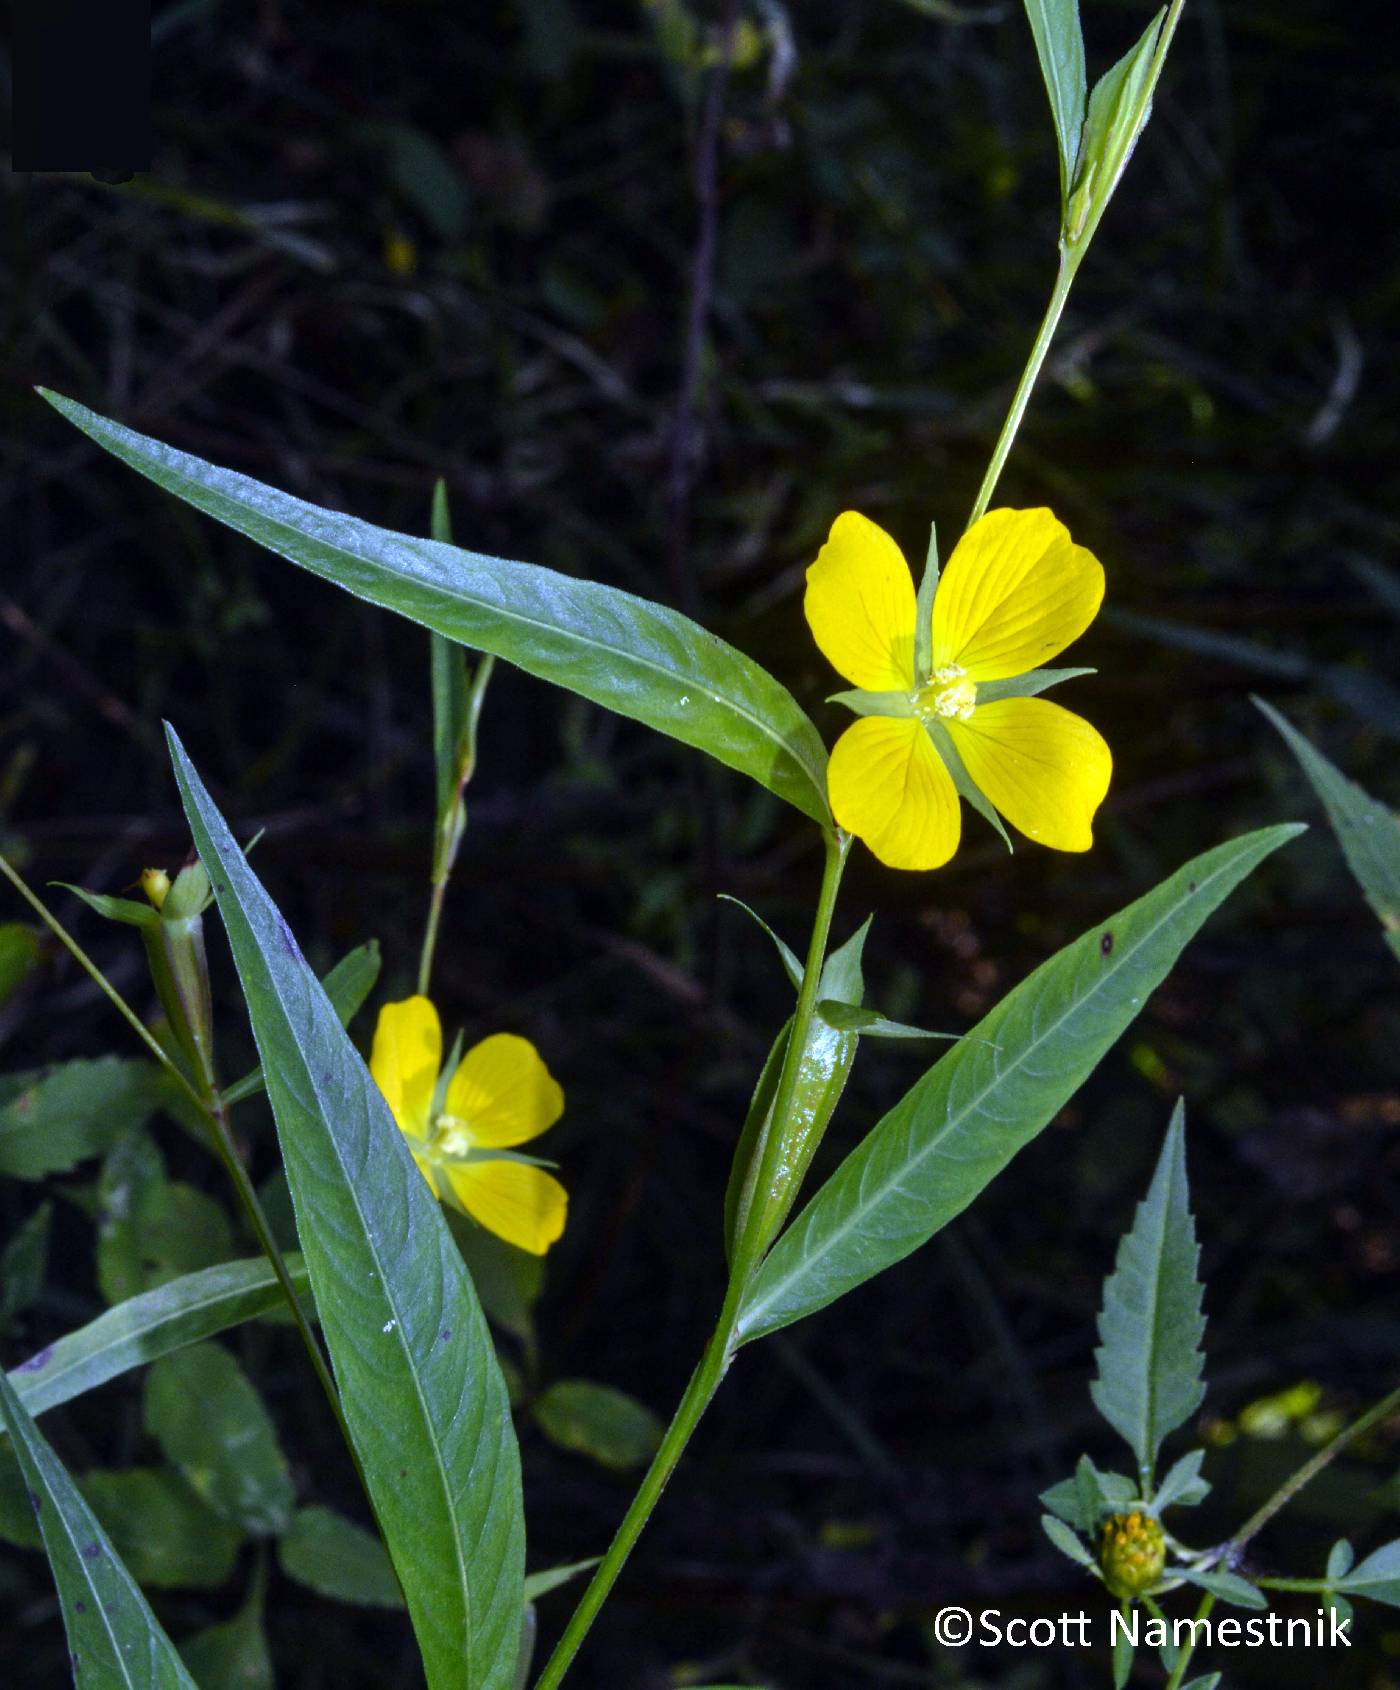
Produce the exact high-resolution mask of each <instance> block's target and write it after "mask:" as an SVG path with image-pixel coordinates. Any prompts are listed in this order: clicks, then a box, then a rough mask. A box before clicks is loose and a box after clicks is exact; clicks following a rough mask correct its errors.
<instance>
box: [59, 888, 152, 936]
mask: <svg viewBox="0 0 1400 1690" xmlns="http://www.w3.org/2000/svg"><path fill="white" fill-rule="evenodd" d="M49 885H50V886H61V887H62V888H63V890H64V891H65V892H71V893H72V894H73V896H74V897H75V898H81V899H82V901H83V902H84V903H85V904H86V905H87V906H88V908H89V909H92V910H96V911H97V913H98V915H100V916H105V917H106V919H107V920H108V921H117V922H121V923H122V924H123V925H124V926H126V927H139V928H140V929H141V930H142V932H146V931H149V930H151V929H154V928H157V927H159V926H160V915H159V913H158V912H157V910H156V908H155V906H154V905H153V904H148V903H145V902H142V901H139V900H138V899H136V898H113V897H111V896H109V894H108V893H106V892H89V891H88V889H87V887H86V886H74V885H73V884H72V882H71V881H67V880H51V881H50V882H49Z"/></svg>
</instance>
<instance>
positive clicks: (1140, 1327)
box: [1090, 1102, 1206, 1480]
mask: <svg viewBox="0 0 1400 1690" xmlns="http://www.w3.org/2000/svg"><path fill="white" fill-rule="evenodd" d="M1200 1253H1201V1252H1200V1247H1199V1245H1198V1244H1197V1243H1196V1228H1195V1225H1194V1223H1193V1222H1192V1219H1191V1210H1190V1207H1189V1206H1188V1200H1187V1190H1186V1118H1185V1112H1184V1111H1183V1109H1182V1106H1181V1104H1180V1103H1179V1102H1178V1104H1177V1106H1176V1109H1175V1110H1174V1111H1173V1113H1172V1120H1171V1126H1170V1127H1169V1128H1168V1129H1167V1140H1166V1143H1165V1144H1164V1145H1163V1146H1162V1154H1161V1156H1160V1157H1159V1158H1158V1162H1157V1171H1156V1173H1154V1174H1153V1176H1152V1184H1151V1186H1150V1188H1149V1189H1148V1193H1147V1196H1146V1198H1145V1199H1144V1200H1143V1201H1142V1202H1141V1203H1139V1204H1138V1208H1137V1215H1136V1216H1135V1218H1134V1220H1133V1227H1132V1231H1131V1232H1129V1233H1128V1234H1127V1235H1126V1236H1125V1237H1124V1239H1123V1241H1122V1243H1121V1244H1120V1245H1119V1246H1118V1261H1117V1265H1116V1266H1115V1267H1114V1270H1113V1272H1112V1273H1111V1274H1110V1275H1109V1277H1108V1280H1107V1282H1106V1283H1105V1285H1104V1288H1103V1312H1102V1313H1101V1314H1100V1315H1099V1337H1100V1339H1101V1340H1102V1343H1101V1344H1100V1346H1099V1349H1098V1350H1097V1351H1096V1352H1095V1354H1096V1357H1097V1360H1098V1364H1099V1376H1098V1378H1097V1379H1096V1380H1095V1381H1094V1383H1093V1384H1092V1385H1091V1386H1090V1392H1091V1394H1092V1396H1093V1399H1094V1407H1095V1408H1097V1409H1098V1411H1099V1413H1100V1414H1101V1415H1103V1417H1104V1419H1105V1420H1107V1421H1108V1423H1109V1425H1110V1426H1112V1427H1113V1429H1114V1430H1115V1431H1116V1432H1118V1433H1120V1434H1121V1435H1122V1437H1123V1438H1124V1439H1125V1440H1126V1441H1127V1444H1128V1446H1129V1448H1130V1449H1131V1450H1132V1451H1133V1454H1134V1455H1136V1457H1137V1461H1138V1471H1139V1472H1140V1473H1141V1474H1142V1476H1143V1478H1144V1480H1147V1479H1150V1476H1151V1473H1152V1469H1153V1467H1154V1466H1155V1465H1156V1461H1157V1451H1158V1450H1159V1449H1160V1448H1161V1447H1162V1439H1163V1438H1165V1437H1166V1436H1167V1434H1168V1433H1169V1432H1174V1431H1175V1430H1176V1429H1177V1427H1178V1426H1180V1425H1181V1424H1182V1423H1183V1422H1184V1421H1185V1420H1186V1419H1187V1418H1188V1417H1189V1416H1190V1415H1192V1414H1193V1413H1194V1412H1195V1411H1196V1409H1197V1408H1199V1407H1200V1403H1201V1398H1202V1397H1203V1396H1204V1395H1205V1386H1204V1385H1203V1384H1202V1383H1201V1372H1202V1368H1203V1365H1204V1362H1203V1359H1202V1356H1201V1350H1200V1343H1201V1335H1202V1334H1203V1333H1204V1331H1205V1328H1206V1323H1205V1320H1204V1319H1203V1318H1202V1315H1201V1284H1200V1281H1199V1280H1198V1279H1197V1278H1196V1263H1197V1260H1198V1258H1199V1256H1200Z"/></svg>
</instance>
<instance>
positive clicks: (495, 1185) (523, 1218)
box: [442, 1159, 569, 1256]
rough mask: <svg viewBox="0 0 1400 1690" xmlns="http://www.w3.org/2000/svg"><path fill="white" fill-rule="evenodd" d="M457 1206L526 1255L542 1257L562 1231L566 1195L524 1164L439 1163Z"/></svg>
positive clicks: (547, 1177) (542, 1173) (555, 1183)
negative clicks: (528, 1253) (526, 1252)
mask: <svg viewBox="0 0 1400 1690" xmlns="http://www.w3.org/2000/svg"><path fill="white" fill-rule="evenodd" d="M442 1171H443V1173H445V1174H446V1175H447V1179H448V1182H449V1183H450V1185H451V1186H452V1189H453V1191H454V1192H455V1193H456V1195H457V1201H458V1202H459V1203H460V1204H461V1205H462V1207H463V1208H464V1209H465V1210H466V1211H467V1213H468V1214H469V1215H470V1216H471V1217H472V1219H473V1220H476V1221H480V1223H481V1224H482V1226H484V1227H485V1228H486V1229H487V1230H488V1231H489V1232H494V1233H495V1234H496V1236H497V1237H498V1238H504V1239H505V1241H506V1243H507V1244H514V1245H516V1246H517V1248H519V1249H521V1250H528V1251H529V1252H530V1253H531V1255H535V1256H542V1255H543V1254H544V1253H545V1251H546V1250H547V1249H548V1248H549V1247H550V1245H551V1244H552V1243H553V1242H554V1240H555V1239H556V1238H558V1236H559V1234H560V1233H561V1232H563V1230H564V1216H565V1213H566V1211H567V1209H568V1205H569V1194H568V1192H566V1191H565V1190H564V1187H563V1186H562V1185H560V1183H559V1181H558V1180H557V1179H555V1178H554V1177H553V1176H552V1175H550V1174H547V1173H546V1172H545V1171H544V1169H543V1168H535V1167H532V1166H531V1165H530V1164H529V1163H528V1162H507V1161H503V1160H500V1161H498V1160H495V1159H493V1160H490V1161H483V1162H459V1163H455V1164H454V1163H445V1164H444V1165H443V1169H442Z"/></svg>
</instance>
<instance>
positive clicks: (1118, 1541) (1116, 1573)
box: [1099, 1508, 1167, 1597]
mask: <svg viewBox="0 0 1400 1690" xmlns="http://www.w3.org/2000/svg"><path fill="white" fill-rule="evenodd" d="M1166 1564H1167V1543H1166V1539H1165V1538H1164V1537H1163V1535H1162V1528H1161V1526H1159V1525H1158V1524H1157V1522H1156V1521H1155V1520H1154V1519H1153V1518H1152V1516H1151V1515H1150V1514H1147V1513H1144V1512H1143V1510H1142V1509H1141V1508H1134V1509H1133V1510H1132V1512H1131V1513H1128V1514H1111V1515H1109V1517H1108V1519H1106V1520H1105V1521H1104V1523H1103V1525H1102V1526H1101V1527H1100V1528H1099V1567H1100V1569H1101V1570H1102V1572H1103V1576H1104V1583H1105V1584H1106V1585H1107V1586H1108V1588H1109V1589H1110V1590H1111V1591H1112V1592H1113V1594H1114V1595H1115V1596H1130V1597H1131V1596H1141V1595H1142V1594H1143V1593H1144V1592H1145V1591H1148V1590H1151V1589H1152V1587H1153V1585H1155V1584H1156V1583H1157V1581H1158V1579H1160V1578H1161V1576H1162V1570H1163V1568H1164V1567H1165V1566H1166Z"/></svg>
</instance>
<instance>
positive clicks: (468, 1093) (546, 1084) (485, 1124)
mask: <svg viewBox="0 0 1400 1690" xmlns="http://www.w3.org/2000/svg"><path fill="white" fill-rule="evenodd" d="M445 1109H446V1113H447V1114H449V1115H451V1116H453V1117H455V1119H456V1120H458V1121H460V1122H461V1123H462V1125H463V1130H464V1131H465V1132H466V1134H467V1136H468V1138H469V1139H470V1140H471V1142H472V1143H473V1144H474V1145H480V1146H481V1147H482V1148H483V1149H487V1150H509V1149H510V1147H511V1146H512V1145H515V1144H524V1143H525V1141H526V1139H531V1138H534V1137H535V1136H536V1134H538V1133H542V1132H543V1131H544V1130H545V1128H546V1127H552V1126H553V1125H554V1123H555V1122H556V1121H557V1120H558V1119H559V1117H560V1116H561V1115H562V1114H563V1112H564V1093H563V1092H562V1091H561V1090H560V1089H559V1082H558V1081H557V1080H556V1079H555V1078H554V1076H553V1075H552V1074H551V1073H550V1071H549V1069H548V1068H546V1067H545V1065H544V1063H543V1061H542V1060H541V1059H540V1054H539V1052H538V1051H537V1050H536V1049H535V1047H534V1045H532V1044H531V1043H530V1041H529V1039H519V1038H517V1037H516V1036H515V1034H514V1033H493V1034H492V1035H491V1037H490V1038H489V1039H483V1040H482V1041H481V1043H480V1044H478V1045H473V1046H472V1048H471V1049H470V1050H469V1051H468V1052H467V1054H466V1055H465V1056H464V1057H463V1058H462V1060H461V1062H460V1063H458V1065H457V1072H456V1073H455V1074H454V1075H453V1076H452V1079H451V1082H450V1083H449V1085H448V1087H447V1098H446V1101H445Z"/></svg>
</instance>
